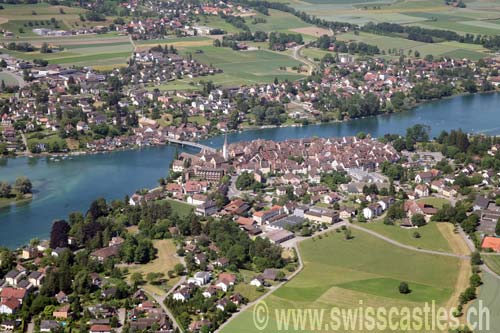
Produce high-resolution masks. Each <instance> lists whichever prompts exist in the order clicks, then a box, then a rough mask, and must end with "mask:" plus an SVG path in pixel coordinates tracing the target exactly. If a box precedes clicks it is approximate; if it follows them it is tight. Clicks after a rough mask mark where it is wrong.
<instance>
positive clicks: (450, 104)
mask: <svg viewBox="0 0 500 333" xmlns="http://www.w3.org/2000/svg"><path fill="white" fill-rule="evenodd" d="M499 106H500V94H498V93H497V94H482V95H479V94H478V95H467V96H458V97H454V98H451V99H445V100H440V101H436V102H432V103H428V104H424V105H421V106H419V107H417V108H416V109H414V110H412V111H409V112H402V113H396V114H391V115H383V116H377V117H370V118H364V119H356V120H352V121H348V122H343V123H329V124H323V125H310V126H303V127H278V128H269V129H258V130H249V131H244V132H241V133H233V134H230V135H228V141H229V142H236V141H250V140H253V139H257V138H260V139H268V140H276V141H279V140H285V139H289V138H305V137H313V136H319V137H337V136H350V135H356V134H357V133H359V132H361V131H363V132H365V133H369V134H371V135H372V136H373V137H377V136H380V135H384V134H386V133H398V134H404V132H405V130H406V128H408V127H410V126H412V125H415V124H425V125H429V126H430V127H431V135H433V136H435V135H437V134H439V133H440V132H441V131H443V130H450V129H458V128H461V129H462V130H464V131H466V132H470V133H484V134H490V135H495V134H500V107H499ZM223 140H224V137H223V136H219V137H214V138H211V139H208V140H206V141H205V142H202V143H204V144H206V145H209V146H212V147H221V146H222V143H223ZM176 149H177V147H176V146H172V145H169V146H156V147H150V148H143V149H140V150H129V151H121V152H115V153H104V154H96V155H82V156H74V157H72V158H71V159H65V160H60V161H54V160H51V159H50V158H47V157H40V158H28V157H22V158H16V159H0V175H1V178H2V179H4V180H8V181H13V180H15V178H16V177H18V176H27V177H29V178H30V179H31V181H32V182H33V188H34V189H35V193H34V196H33V200H32V201H31V202H30V203H29V204H24V205H19V206H16V205H13V206H11V207H8V208H3V209H1V210H0V228H1V232H0V244H2V245H3V246H7V247H10V248H14V247H17V246H20V245H22V244H25V243H26V242H28V241H29V240H30V239H32V238H34V237H39V238H43V237H47V236H48V234H49V231H50V226H51V224H52V221H53V220H55V219H61V218H66V217H67V215H68V213H70V212H72V211H77V210H84V209H86V208H87V207H88V205H89V203H90V202H91V201H92V200H94V199H96V198H98V197H104V198H106V199H122V198H124V197H125V195H131V194H132V193H133V192H135V191H136V190H138V189H141V188H146V187H152V186H154V185H156V184H157V179H158V178H160V177H164V176H166V174H167V173H168V168H169V164H170V162H171V161H172V159H173V157H174V154H175V151H176ZM179 149H181V148H179ZM182 149H184V148H182ZM189 150H191V151H195V150H194V149H189Z"/></svg>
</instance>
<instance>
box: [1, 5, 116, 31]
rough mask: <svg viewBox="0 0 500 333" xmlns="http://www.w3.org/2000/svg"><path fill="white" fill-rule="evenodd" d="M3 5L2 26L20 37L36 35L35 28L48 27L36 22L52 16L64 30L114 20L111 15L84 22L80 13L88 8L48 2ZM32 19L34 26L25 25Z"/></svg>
mask: <svg viewBox="0 0 500 333" xmlns="http://www.w3.org/2000/svg"><path fill="white" fill-rule="evenodd" d="M2 5H3V7H4V9H2V10H0V23H1V24H0V27H1V28H3V29H6V30H8V31H10V32H12V33H13V34H15V35H16V36H19V37H24V36H36V35H35V34H34V33H33V32H32V29H33V28H43V27H48V26H47V25H36V22H40V21H47V20H50V19H51V18H54V19H56V20H57V21H58V22H59V26H60V28H59V29H62V30H68V29H72V28H81V27H91V26H98V25H109V24H110V23H111V21H112V18H111V17H110V18H107V19H106V21H102V22H89V21H86V22H82V21H81V20H80V14H83V13H85V12H86V10H85V9H83V8H79V7H66V6H51V5H49V4H47V3H38V4H28V5H26V4H19V5H11V4H2ZM30 21H31V22H32V23H33V26H28V25H27V26H25V23H26V24H27V23H28V22H30ZM19 28H23V30H24V32H20V31H19ZM52 28H53V27H52Z"/></svg>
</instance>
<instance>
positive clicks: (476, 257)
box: [470, 251, 483, 266]
mask: <svg viewBox="0 0 500 333" xmlns="http://www.w3.org/2000/svg"><path fill="white" fill-rule="evenodd" d="M470 262H471V264H472V265H476V266H477V265H481V264H482V263H483V261H482V260H481V255H480V254H479V252H477V251H474V252H473V253H472V255H471V257H470Z"/></svg>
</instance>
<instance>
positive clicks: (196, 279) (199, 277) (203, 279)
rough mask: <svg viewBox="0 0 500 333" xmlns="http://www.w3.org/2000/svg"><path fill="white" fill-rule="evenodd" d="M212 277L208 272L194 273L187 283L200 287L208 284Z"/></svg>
mask: <svg viewBox="0 0 500 333" xmlns="http://www.w3.org/2000/svg"><path fill="white" fill-rule="evenodd" d="M211 278H212V275H211V274H210V273H209V272H196V273H195V274H194V276H193V277H191V278H189V279H188V283H193V284H195V285H197V286H198V287H201V286H203V285H205V284H207V283H209V282H210V279H211Z"/></svg>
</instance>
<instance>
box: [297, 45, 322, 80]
mask: <svg viewBox="0 0 500 333" xmlns="http://www.w3.org/2000/svg"><path fill="white" fill-rule="evenodd" d="M304 47H305V45H298V46H295V47H294V48H293V53H292V57H293V58H294V59H295V60H297V61H300V62H302V63H304V64H306V65H307V66H308V67H309V75H311V74H312V72H313V70H315V69H316V68H317V66H316V64H315V63H314V62H312V61H310V60H309V59H307V58H306V57H304V56H303V55H302V53H301V51H302V49H303V48H304Z"/></svg>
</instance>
